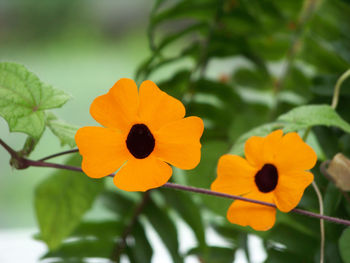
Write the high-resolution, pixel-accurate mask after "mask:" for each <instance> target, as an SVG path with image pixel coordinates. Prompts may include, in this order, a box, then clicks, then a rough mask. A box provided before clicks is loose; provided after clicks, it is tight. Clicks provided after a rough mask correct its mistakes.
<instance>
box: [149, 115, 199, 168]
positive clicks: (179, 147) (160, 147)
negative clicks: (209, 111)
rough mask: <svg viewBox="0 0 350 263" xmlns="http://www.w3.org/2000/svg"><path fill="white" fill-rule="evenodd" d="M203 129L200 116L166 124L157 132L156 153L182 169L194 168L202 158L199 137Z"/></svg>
mask: <svg viewBox="0 0 350 263" xmlns="http://www.w3.org/2000/svg"><path fill="white" fill-rule="evenodd" d="M203 129H204V126H203V121H202V120H201V119H200V118H198V117H187V118H185V119H181V120H178V121H174V122H171V123H168V124H166V125H165V126H163V127H162V128H160V129H159V130H158V131H157V132H156V133H155V140H156V146H155V149H154V154H155V155H156V156H157V157H158V158H159V159H161V160H163V161H165V162H167V163H170V164H172V165H174V166H176V167H179V168H181V169H193V168H194V167H196V166H197V165H198V163H199V161H200V159H201V144H200V141H199V139H200V137H201V136H202V133H203Z"/></svg>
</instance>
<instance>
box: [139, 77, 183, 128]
mask: <svg viewBox="0 0 350 263" xmlns="http://www.w3.org/2000/svg"><path fill="white" fill-rule="evenodd" d="M139 94H140V108H139V114H140V117H141V119H142V120H143V121H145V122H146V123H147V125H148V126H151V130H152V132H153V131H156V130H158V129H159V128H160V127H161V126H163V125H164V124H166V123H169V122H172V121H176V120H180V119H182V118H183V117H184V116H185V107H184V105H183V104H182V103H181V102H180V101H179V100H177V99H175V98H173V97H171V96H169V95H168V94H166V93H165V92H163V91H161V90H160V89H159V88H158V87H157V85H156V84H155V83H153V82H152V81H150V80H146V81H144V82H142V84H141V86H140V92H139Z"/></svg>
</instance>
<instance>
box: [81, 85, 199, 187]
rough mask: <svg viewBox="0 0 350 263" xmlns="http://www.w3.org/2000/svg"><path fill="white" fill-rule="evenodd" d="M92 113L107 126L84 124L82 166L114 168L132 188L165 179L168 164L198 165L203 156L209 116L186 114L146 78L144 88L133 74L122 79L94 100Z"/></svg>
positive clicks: (91, 172) (121, 183)
mask: <svg viewBox="0 0 350 263" xmlns="http://www.w3.org/2000/svg"><path fill="white" fill-rule="evenodd" d="M90 113H91V115H92V117H93V118H94V119H95V120H96V121H97V122H99V123H100V124H102V125H103V126H104V127H83V128H80V129H79V130H78V131H77V133H76V135H75V141H76V143H77V146H78V148H79V152H80V154H81V155H82V156H83V162H82V169H83V171H84V172H85V173H86V174H87V175H88V176H90V177H92V178H101V177H105V176H107V175H109V174H111V173H114V172H116V171H117V170H118V169H119V171H118V173H117V174H116V175H115V176H114V180H113V181H114V184H115V185H116V186H117V187H118V188H120V189H123V190H126V191H146V190H148V189H151V188H156V187H159V186H162V185H163V184H165V183H166V182H167V181H168V180H169V178H170V177H171V174H172V169H171V167H170V166H169V165H168V163H169V164H172V165H174V166H176V167H179V168H181V169H193V168H194V167H196V166H197V164H198V163H199V161H200V157H201V151H200V149H201V144H200V141H199V140H200V137H201V136H202V133H203V128H204V127H203V121H202V120H201V119H200V118H198V117H187V118H184V116H185V107H184V106H183V104H182V103H181V102H180V101H179V100H177V99H175V98H173V97H171V96H169V95H168V94H166V93H165V92H163V91H161V90H160V89H159V88H158V87H157V85H156V84H154V83H153V82H152V81H150V80H147V81H144V82H143V83H142V84H141V86H140V89H139V91H138V89H137V86H136V83H135V82H134V81H133V80H131V79H120V80H119V81H117V82H116V83H115V84H114V86H113V87H112V88H111V89H110V90H109V92H108V93H107V94H105V95H102V96H99V97H97V98H96V99H95V100H94V101H93V102H92V104H91V107H90Z"/></svg>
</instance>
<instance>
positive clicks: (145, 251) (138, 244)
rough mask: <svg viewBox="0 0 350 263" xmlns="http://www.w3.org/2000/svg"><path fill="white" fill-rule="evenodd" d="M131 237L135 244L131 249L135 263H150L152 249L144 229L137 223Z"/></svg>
mask: <svg viewBox="0 0 350 263" xmlns="http://www.w3.org/2000/svg"><path fill="white" fill-rule="evenodd" d="M132 236H133V237H134V239H135V244H134V246H133V247H132V248H131V250H132V252H133V255H134V257H135V260H136V261H135V262H151V259H152V255H153V249H152V246H151V244H150V243H149V241H148V238H147V236H146V233H145V230H144V227H143V226H142V225H141V224H140V223H139V222H136V224H135V225H134V227H133V231H132Z"/></svg>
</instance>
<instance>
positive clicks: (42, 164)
mask: <svg viewBox="0 0 350 263" xmlns="http://www.w3.org/2000/svg"><path fill="white" fill-rule="evenodd" d="M0 145H2V146H3V147H4V148H5V149H6V150H7V151H8V152H9V153H10V154H11V153H14V154H15V156H14V157H15V158H18V161H19V162H21V163H23V164H25V165H26V166H27V167H29V166H35V167H49V168H56V169H64V170H70V171H75V172H83V170H82V169H81V168H80V167H76V166H71V165H63V164H56V163H49V162H44V161H34V160H30V159H26V158H22V157H19V156H17V155H16V152H15V151H14V150H13V149H12V148H11V147H9V146H8V145H7V144H6V143H5V142H3V141H2V140H1V139H0ZM114 175H115V174H110V175H108V176H110V177H113V176H114ZM163 187H167V188H173V189H178V190H183V191H188V192H194V193H200V194H206V195H212V196H217V197H222V198H228V199H233V200H240V201H245V202H250V203H254V204H259V205H265V206H270V207H276V205H274V204H272V203H268V202H263V201H260V200H254V199H250V198H246V197H243V196H238V195H229V194H224V193H220V192H215V191H211V190H208V189H203V188H196V187H191V186H185V185H178V184H174V183H166V184H164V185H163ZM291 212H294V213H297V214H301V215H306V216H310V217H314V218H318V219H323V220H327V221H329V222H333V223H337V224H343V225H346V226H350V220H346V219H341V218H336V217H331V216H326V215H323V214H317V213H313V212H310V211H306V210H303V209H299V208H294V209H293V210H291Z"/></svg>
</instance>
